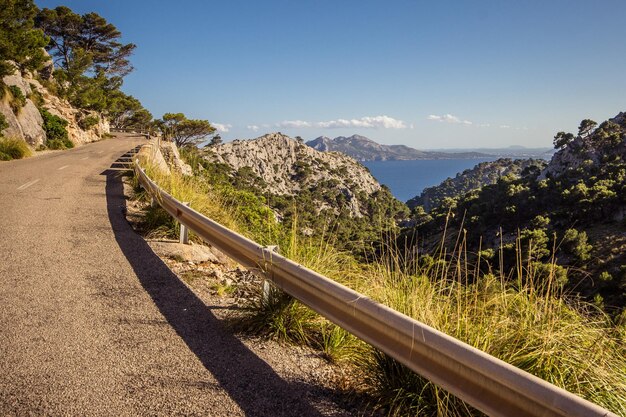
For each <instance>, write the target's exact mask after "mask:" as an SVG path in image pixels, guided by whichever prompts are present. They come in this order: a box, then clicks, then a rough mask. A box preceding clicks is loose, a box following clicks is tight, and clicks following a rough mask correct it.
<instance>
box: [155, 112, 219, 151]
mask: <svg viewBox="0 0 626 417" xmlns="http://www.w3.org/2000/svg"><path fill="white" fill-rule="evenodd" d="M159 125H160V129H161V131H162V132H163V136H164V137H165V139H168V140H172V141H174V142H176V145H177V146H179V147H182V146H193V145H197V144H199V143H200V142H202V141H203V140H205V139H206V138H207V136H209V135H211V134H213V133H215V128H214V127H213V126H211V124H210V123H209V121H208V120H197V119H187V117H186V116H185V115H184V114H183V113H165V114H164V115H163V117H162V118H161V120H160V121H159Z"/></svg>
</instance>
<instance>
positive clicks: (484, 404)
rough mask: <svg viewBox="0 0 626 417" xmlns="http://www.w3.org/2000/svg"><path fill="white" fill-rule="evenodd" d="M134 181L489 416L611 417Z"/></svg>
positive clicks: (236, 254)
mask: <svg viewBox="0 0 626 417" xmlns="http://www.w3.org/2000/svg"><path fill="white" fill-rule="evenodd" d="M135 172H136V175H137V177H138V178H139V182H140V183H141V185H142V186H143V187H144V189H145V190H147V191H148V192H149V193H150V194H151V195H152V196H153V197H154V199H155V200H156V201H157V202H158V203H159V204H160V205H161V207H163V208H164V209H165V210H166V211H167V212H168V213H169V214H170V215H172V216H173V217H174V218H175V219H176V220H177V221H179V222H180V223H182V224H184V225H186V226H187V227H188V228H189V229H191V230H192V231H194V233H196V234H197V235H198V236H200V237H202V239H204V240H205V241H206V242H207V243H210V244H211V245H214V246H215V247H216V248H218V249H219V250H221V251H222V252H224V253H225V254H227V255H228V256H230V257H231V258H233V259H234V260H236V261H237V262H239V263H240V264H242V265H243V266H246V267H248V268H250V269H253V270H255V271H256V272H258V273H262V274H263V275H264V276H265V278H267V279H269V280H271V281H272V282H273V283H274V284H275V285H276V286H277V287H279V288H281V289H282V290H283V291H285V292H287V293H288V294H290V295H291V296H293V297H295V298H296V299H298V300H299V301H301V302H302V303H304V304H305V305H307V306H308V307H310V308H311V309H313V310H314V311H316V312H317V313H319V314H321V315H322V316H324V317H326V318H327V319H329V320H330V321H332V322H334V323H335V324H337V325H339V326H341V327H342V328H344V329H346V330H347V331H349V332H351V333H353V334H354V335H356V336H357V337H359V338H361V339H363V340H364V341H366V342H367V343H370V344H371V345H372V346H374V347H376V348H378V349H380V350H381V351H383V352H385V353H386V354H388V355H389V356H391V357H393V358H394V359H396V360H398V361H399V362H401V363H403V364H404V365H406V366H407V367H409V368H410V369H412V370H413V371H415V372H417V373H418V374H420V375H422V376H423V377H425V378H427V379H429V380H430V381H432V382H434V383H435V384H437V385H439V386H441V387H443V388H444V389H446V390H447V391H449V392H450V393H452V394H454V395H455V396H457V397H458V398H460V399H462V400H463V401H465V402H467V403H468V404H470V405H472V406H473V407H475V408H477V409H478V410H480V411H482V412H484V413H486V414H488V415H492V416H520V417H521V416H542V417H548V416H562V417H565V416H570V417H595V416H598V417H600V416H602V417H609V416H610V417H617V416H616V415H615V414H613V413H611V412H610V411H608V410H605V409H604V408H602V407H600V406H598V405H596V404H593V403H591V402H589V401H587V400H585V399H583V398H581V397H578V396H576V395H574V394H572V393H570V392H568V391H566V390H564V389H561V388H559V387H556V386H555V385H552V384H550V383H548V382H546V381H544V380H542V379H540V378H538V377H536V376H534V375H531V374H529V373H527V372H525V371H523V370H521V369H519V368H516V367H514V366H512V365H510V364H508V363H506V362H504V361H502V360H500V359H497V358H495V357H493V356H491V355H488V354H486V353H485V352H482V351H480V350H478V349H476V348H474V347H472V346H470V345H468V344H466V343H463V342H461V341H459V340H457V339H455V338H453V337H451V336H448V335H446V334H444V333H442V332H440V331H438V330H436V329H434V328H432V327H430V326H427V325H425V324H424V323H421V322H419V321H417V320H414V319H412V318H410V317H408V316H406V315H404V314H401V313H399V312H397V311H395V310H393V309H391V308H389V307H387V306H384V305H382V304H379V303H377V302H375V301H373V300H371V299H370V298H368V297H366V296H364V295H362V294H359V293H358V292H356V291H354V290H351V289H350V288H347V287H345V286H344V285H341V284H339V283H337V282H335V281H333V280H331V279H329V278H327V277H325V276H323V275H320V274H318V273H317V272H315V271H312V270H310V269H308V268H305V267H304V266H302V265H299V264H297V263H295V262H293V261H291V260H289V259H287V258H285V257H284V256H281V255H280V254H277V253H276V252H273V251H272V249H271V248H265V247H262V246H260V245H259V244H257V243H255V242H253V241H252V240H250V239H248V238H246V237H244V236H241V235H239V234H237V233H236V232H233V231H232V230H230V229H227V228H226V227H224V226H222V225H220V224H219V223H217V222H215V221H213V220H211V219H209V218H207V217H206V216H204V215H202V214H200V213H198V212H197V211H195V210H193V209H192V208H190V207H187V206H185V205H184V204H183V203H181V202H179V201H178V200H176V199H175V198H174V197H172V196H171V195H169V194H168V193H167V192H165V191H163V190H162V189H160V188H159V186H158V185H157V184H156V183H154V182H153V181H152V180H151V179H150V178H149V177H148V176H147V175H146V173H145V171H144V170H143V169H142V168H141V166H140V165H139V162H138V161H137V160H136V161H135Z"/></svg>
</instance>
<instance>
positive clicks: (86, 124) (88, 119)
mask: <svg viewBox="0 0 626 417" xmlns="http://www.w3.org/2000/svg"><path fill="white" fill-rule="evenodd" d="M99 122H100V119H99V118H98V116H85V117H81V119H80V120H79V121H78V126H80V128H81V129H83V130H89V129H91V128H92V127H94V126H95V125H97V124H98V123H99Z"/></svg>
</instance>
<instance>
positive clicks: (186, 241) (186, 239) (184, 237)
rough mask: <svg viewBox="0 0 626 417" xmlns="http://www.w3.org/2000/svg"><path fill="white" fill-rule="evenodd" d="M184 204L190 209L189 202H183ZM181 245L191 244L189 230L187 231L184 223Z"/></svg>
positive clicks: (181, 225)
mask: <svg viewBox="0 0 626 417" xmlns="http://www.w3.org/2000/svg"><path fill="white" fill-rule="evenodd" d="M183 204H184V205H186V206H187V207H189V203H188V202H183ZM180 243H183V244H185V245H188V244H189V229H187V226H185V225H184V224H182V223H180Z"/></svg>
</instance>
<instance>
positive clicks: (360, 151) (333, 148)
mask: <svg viewBox="0 0 626 417" xmlns="http://www.w3.org/2000/svg"><path fill="white" fill-rule="evenodd" d="M306 144H307V145H308V146H310V147H312V148H313V149H315V150H318V151H321V152H341V153H343V154H346V155H348V156H350V157H352V158H354V159H356V160H357V161H399V160H414V159H465V158H467V159H471V158H483V157H485V156H488V155H484V154H480V153H477V152H462V153H447V152H427V151H420V150H417V149H414V148H411V147H409V146H406V145H382V144H380V143H377V142H375V141H373V140H371V139H369V138H366V137H365V136H360V135H352V136H349V137H345V136H339V137H336V138H334V139H331V138H328V137H326V136H320V137H319V138H316V139H313V140H310V141H308V142H307V143H306Z"/></svg>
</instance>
